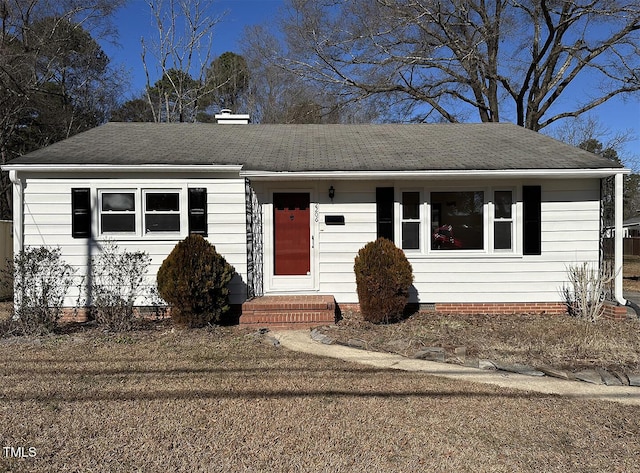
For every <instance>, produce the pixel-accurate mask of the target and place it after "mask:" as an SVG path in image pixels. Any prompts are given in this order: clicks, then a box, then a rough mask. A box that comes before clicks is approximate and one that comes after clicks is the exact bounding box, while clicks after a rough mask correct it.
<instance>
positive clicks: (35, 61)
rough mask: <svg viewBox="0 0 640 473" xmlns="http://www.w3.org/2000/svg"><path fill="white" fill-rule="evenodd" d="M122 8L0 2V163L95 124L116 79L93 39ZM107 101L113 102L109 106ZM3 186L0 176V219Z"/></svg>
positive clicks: (77, 2) (106, 33)
mask: <svg viewBox="0 0 640 473" xmlns="http://www.w3.org/2000/svg"><path fill="white" fill-rule="evenodd" d="M123 3H124V0H0V163H2V164H5V163H7V162H8V161H10V160H11V159H13V158H14V157H16V156H19V155H20V154H23V153H26V152H29V151H32V150H33V149H36V148H38V147H41V146H45V145H47V144H49V143H52V142H54V141H57V140H60V139H63V138H66V137H68V136H70V135H72V134H74V133H77V132H79V131H82V130H84V129H87V128H90V127H93V126H96V125H98V124H99V123H101V121H103V120H104V119H105V117H106V116H107V115H108V113H109V108H110V107H111V105H115V95H117V90H118V87H119V86H120V85H121V79H122V74H116V73H115V71H114V70H113V69H111V68H110V66H109V59H108V58H107V57H106V55H105V54H104V52H103V51H102V49H101V48H100V47H99V45H98V43H97V39H108V38H113V37H114V30H113V28H112V23H111V19H112V15H113V13H114V12H115V10H117V9H118V8H119V7H120V6H122V4H123ZM112 99H114V100H113V101H112ZM10 213H11V183H10V182H9V178H8V175H7V173H2V174H1V175H0V217H2V218H8V217H9V216H10Z"/></svg>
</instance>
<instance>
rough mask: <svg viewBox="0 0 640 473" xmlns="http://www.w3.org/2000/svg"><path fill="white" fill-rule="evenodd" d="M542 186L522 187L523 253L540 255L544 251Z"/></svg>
mask: <svg viewBox="0 0 640 473" xmlns="http://www.w3.org/2000/svg"><path fill="white" fill-rule="evenodd" d="M541 202H542V188H541V187H540V186H523V187H522V207H523V214H524V215H523V221H524V222H523V224H524V228H523V232H522V233H523V246H524V248H523V253H524V254H525V255H539V254H541V253H542V244H541V241H542V211H541Z"/></svg>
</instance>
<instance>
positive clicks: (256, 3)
mask: <svg viewBox="0 0 640 473" xmlns="http://www.w3.org/2000/svg"><path fill="white" fill-rule="evenodd" d="M283 4H284V1H283V0H216V1H214V10H215V11H214V12H213V13H214V14H222V13H223V12H226V15H225V16H224V17H223V18H222V20H221V22H220V23H218V25H217V26H216V29H215V31H214V39H213V52H212V58H215V57H217V56H219V55H220V54H222V53H224V52H226V51H233V52H239V41H240V38H241V37H242V33H243V30H244V28H245V26H247V25H254V24H263V23H269V22H270V21H275V17H276V15H277V13H278V9H279V8H280V7H281V6H282V5H283ZM115 23H116V25H117V27H118V30H119V39H118V42H119V43H120V45H119V46H112V45H108V44H103V48H104V49H105V52H106V53H107V54H108V55H109V57H110V58H111V59H112V61H113V62H114V63H115V64H120V65H123V66H124V67H125V68H126V69H127V70H128V72H129V74H130V77H131V86H130V88H129V91H128V93H129V95H130V96H133V95H137V94H138V93H139V92H141V91H142V90H143V88H144V84H145V77H144V69H143V67H142V60H141V57H140V54H141V51H142V48H141V44H140V38H141V37H143V36H149V35H150V33H151V32H152V31H153V28H152V23H151V18H150V14H149V7H148V6H147V4H146V2H145V1H144V0H130V1H129V3H128V5H127V7H126V8H124V9H122V10H120V11H119V12H118V14H117V17H116V22H115ZM155 79H157V78H153V77H152V80H155ZM573 92H574V93H575V94H588V90H582V91H581V90H578V88H575V89H574V90H573ZM564 100H567V101H568V102H570V101H571V100H572V98H571V97H567V98H566V99H564ZM593 115H595V116H596V117H597V118H598V119H599V120H600V121H601V122H602V123H604V124H605V125H606V126H607V127H608V128H609V130H610V131H611V132H612V133H615V132H617V131H622V130H631V131H632V132H633V133H634V135H635V138H636V139H635V140H633V141H632V142H630V143H628V144H627V145H626V146H625V147H624V149H623V150H622V153H621V154H622V155H623V157H624V156H626V157H628V158H630V159H629V160H628V163H627V165H629V166H633V167H634V168H640V97H638V96H636V97H635V100H627V101H626V102H623V101H622V100H621V99H614V100H612V101H609V102H608V103H606V104H604V105H601V106H600V107H598V108H597V109H596V111H595V112H594V113H593ZM632 160H633V161H635V162H632Z"/></svg>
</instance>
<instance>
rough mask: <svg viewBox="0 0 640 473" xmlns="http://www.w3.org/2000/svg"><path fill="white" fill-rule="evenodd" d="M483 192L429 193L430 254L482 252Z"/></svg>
mask: <svg viewBox="0 0 640 473" xmlns="http://www.w3.org/2000/svg"><path fill="white" fill-rule="evenodd" d="M484 196H485V191H483V190H456V191H444V190H443V191H432V192H431V200H430V203H429V205H430V209H431V211H430V216H431V237H430V241H431V245H430V248H431V250H432V251H439V250H451V251H455V250H484V249H485V234H486V232H485V218H484V217H485V207H486V203H485V199H484Z"/></svg>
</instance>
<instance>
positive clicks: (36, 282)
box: [2, 247, 75, 335]
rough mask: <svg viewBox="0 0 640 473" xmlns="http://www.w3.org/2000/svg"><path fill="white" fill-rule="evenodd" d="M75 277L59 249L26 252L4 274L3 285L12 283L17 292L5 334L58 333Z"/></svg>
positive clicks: (44, 248) (22, 252)
mask: <svg viewBox="0 0 640 473" xmlns="http://www.w3.org/2000/svg"><path fill="white" fill-rule="evenodd" d="M74 275H75V269H74V268H73V267H72V266H71V265H69V264H67V263H65V262H64V261H63V260H62V257H61V250H60V248H54V249H50V248H46V247H37V248H25V249H24V250H22V251H21V252H20V253H18V254H17V255H16V256H15V257H14V259H13V261H9V264H8V268H7V269H6V270H3V271H2V279H3V281H5V282H7V281H13V289H14V312H13V316H12V317H11V320H10V321H7V322H6V323H5V326H3V330H2V332H3V333H7V334H9V333H14V334H19V333H21V334H26V335H41V334H44V333H48V332H52V331H53V330H55V328H56V327H57V326H58V321H59V319H60V316H61V315H62V308H63V306H64V299H65V297H66V295H67V292H68V290H69V288H70V287H71V286H72V285H73V284H74V280H75V277H74Z"/></svg>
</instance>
